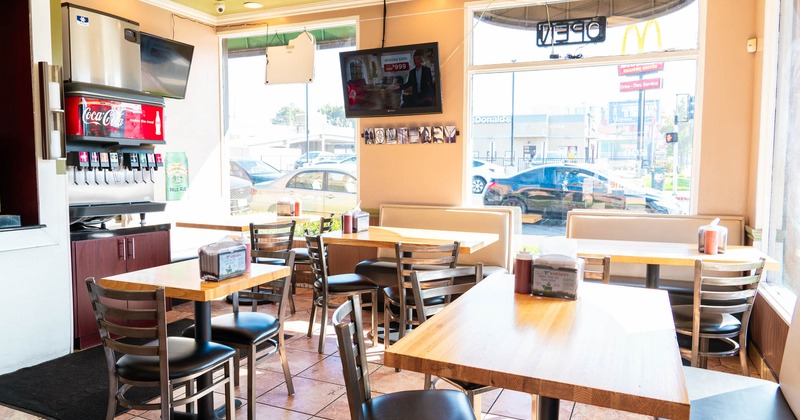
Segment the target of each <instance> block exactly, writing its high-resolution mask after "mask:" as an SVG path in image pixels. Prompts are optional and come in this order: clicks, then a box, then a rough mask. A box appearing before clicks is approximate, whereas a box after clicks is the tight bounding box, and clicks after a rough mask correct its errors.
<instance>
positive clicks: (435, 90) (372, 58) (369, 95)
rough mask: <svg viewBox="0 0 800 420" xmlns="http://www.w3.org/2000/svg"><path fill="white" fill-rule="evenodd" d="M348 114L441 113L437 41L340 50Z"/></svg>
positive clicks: (349, 115)
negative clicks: (346, 50) (369, 48)
mask: <svg viewBox="0 0 800 420" xmlns="http://www.w3.org/2000/svg"><path fill="white" fill-rule="evenodd" d="M340 61H341V66H342V76H343V85H344V86H343V87H344V94H345V105H346V106H345V110H346V114H347V117H348V118H353V117H375V116H387V115H402V114H423V113H441V112H442V105H441V88H440V86H439V60H438V45H437V44H436V43H429V44H416V45H406V46H400V47H388V48H379V49H372V50H359V51H349V52H345V53H341V55H340Z"/></svg>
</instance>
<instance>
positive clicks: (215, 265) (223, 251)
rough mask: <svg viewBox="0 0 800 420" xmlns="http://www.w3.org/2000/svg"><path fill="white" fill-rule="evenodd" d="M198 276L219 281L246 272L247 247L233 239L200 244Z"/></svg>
mask: <svg viewBox="0 0 800 420" xmlns="http://www.w3.org/2000/svg"><path fill="white" fill-rule="evenodd" d="M198 255H199V258H200V278H202V279H203V280H208V281H220V280H225V279H228V278H231V277H236V276H241V275H243V274H244V273H246V272H247V247H246V246H245V245H244V244H241V243H238V242H233V241H222V242H215V243H213V244H208V245H204V246H201V247H200V249H199V251H198Z"/></svg>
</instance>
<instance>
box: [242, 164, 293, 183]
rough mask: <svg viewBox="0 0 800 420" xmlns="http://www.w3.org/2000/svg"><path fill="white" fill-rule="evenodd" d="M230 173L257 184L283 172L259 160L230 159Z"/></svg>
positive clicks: (272, 178)
mask: <svg viewBox="0 0 800 420" xmlns="http://www.w3.org/2000/svg"><path fill="white" fill-rule="evenodd" d="M231 175H232V176H236V177H239V178H242V179H246V180H248V181H250V182H252V183H253V184H259V183H261V182H267V181H272V180H274V179H275V178H278V177H280V176H281V175H283V172H281V171H279V170H278V169H276V168H275V167H274V166H272V165H270V164H269V163H267V162H264V161H261V160H255V159H231Z"/></svg>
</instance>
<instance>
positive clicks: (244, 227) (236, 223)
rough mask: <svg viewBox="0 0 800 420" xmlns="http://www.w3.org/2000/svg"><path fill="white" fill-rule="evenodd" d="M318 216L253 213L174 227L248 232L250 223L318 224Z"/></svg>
mask: <svg viewBox="0 0 800 420" xmlns="http://www.w3.org/2000/svg"><path fill="white" fill-rule="evenodd" d="M319 218H320V216H313V215H300V216H278V215H276V214H274V213H255V214H246V215H239V216H220V217H218V218H217V217H204V218H197V219H186V220H181V221H179V222H175V227H182V228H193V229H209V230H222V231H227V232H250V223H256V224H259V223H274V222H285V221H288V220H296V221H297V223H305V222H309V221H312V220H315V221H317V222H319Z"/></svg>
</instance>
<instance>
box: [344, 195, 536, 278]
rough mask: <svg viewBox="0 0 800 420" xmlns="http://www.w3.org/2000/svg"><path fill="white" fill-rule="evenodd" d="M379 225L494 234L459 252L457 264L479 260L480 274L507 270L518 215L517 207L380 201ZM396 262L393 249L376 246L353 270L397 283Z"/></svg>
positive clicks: (519, 221)
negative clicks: (470, 251) (494, 237)
mask: <svg viewBox="0 0 800 420" xmlns="http://www.w3.org/2000/svg"><path fill="white" fill-rule="evenodd" d="M378 224H379V225H380V226H392V227H404V228H414V229H435V230H454V231H461V232H481V233H496V234H497V235H498V236H499V238H498V240H497V241H496V242H494V243H492V244H490V245H488V246H486V247H485V248H482V249H480V250H479V251H477V252H475V253H474V254H459V257H458V263H459V265H475V264H476V263H478V262H481V263H483V274H484V277H486V276H488V275H490V274H492V273H496V272H503V273H507V272H509V271H510V270H511V264H512V260H513V258H514V256H513V252H512V249H513V248H512V243H513V240H514V235H515V234H519V233H521V232H522V214H521V213H520V210H519V208H518V207H504V206H496V207H495V206H492V207H486V208H483V207H475V208H469V207H446V206H426V205H406V204H383V205H381V207H380V215H379V219H378ZM396 269H397V263H396V260H395V255H394V249H379V250H378V257H377V258H375V259H370V260H366V261H361V262H360V263H358V264H357V265H356V269H355V272H356V273H357V274H361V275H364V276H367V277H369V278H370V279H371V280H372V281H373V282H375V283H376V284H378V285H380V286H383V287H385V286H394V285H396V284H397V270H396Z"/></svg>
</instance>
